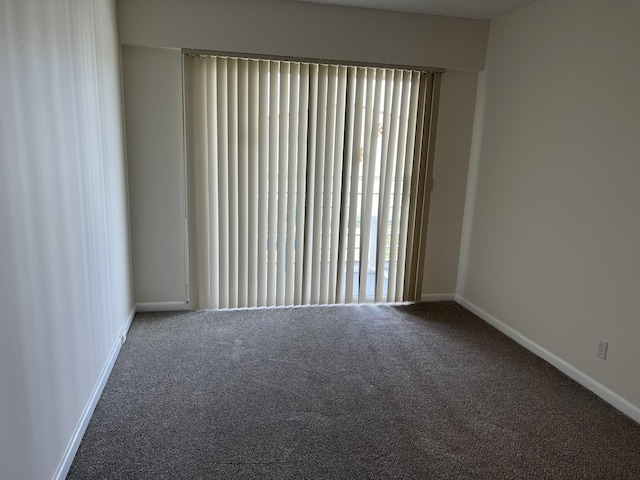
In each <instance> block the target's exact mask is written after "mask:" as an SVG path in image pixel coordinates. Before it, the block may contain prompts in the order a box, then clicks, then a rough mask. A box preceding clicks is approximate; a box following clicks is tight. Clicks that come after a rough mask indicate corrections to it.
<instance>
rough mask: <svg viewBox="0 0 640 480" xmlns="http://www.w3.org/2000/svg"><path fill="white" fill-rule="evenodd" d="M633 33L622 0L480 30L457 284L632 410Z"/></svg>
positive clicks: (638, 335)
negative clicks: (602, 355)
mask: <svg viewBox="0 0 640 480" xmlns="http://www.w3.org/2000/svg"><path fill="white" fill-rule="evenodd" d="M639 22H640V3H639V2H636V1H628V0H615V1H613V0H612V1H609V2H603V1H600V0H566V1H563V2H557V1H554V0H538V1H537V2H534V3H533V4H531V5H529V6H528V7H525V8H523V9H521V10H518V11H516V12H513V13H510V14H507V15H505V16H502V17H500V18H498V19H497V20H494V21H492V23H491V30H490V36H489V47H488V53H487V70H486V72H485V73H483V74H481V76H482V79H481V81H480V82H479V84H480V87H479V93H478V95H479V99H478V109H477V111H478V114H479V116H480V118H479V119H478V121H477V122H476V136H475V139H474V145H473V149H472V160H471V165H470V167H469V169H470V176H469V189H468V194H467V205H466V210H467V213H466V219H467V220H466V221H465V225H464V231H465V237H464V239H463V245H464V248H463V249H462V251H461V268H460V278H459V285H458V293H459V294H460V295H461V296H462V297H463V298H465V299H466V300H468V301H469V302H471V303H473V304H475V305H476V306H478V307H480V308H481V309H483V310H485V311H486V312H488V313H489V314H490V315H492V316H493V317H495V318H497V319H498V320H500V321H502V322H504V323H506V324H507V325H508V326H510V327H512V328H514V329H516V330H517V331H518V332H520V333H522V334H523V335H525V336H526V337H528V338H529V339H531V340H532V341H534V342H536V343H537V344H539V345H540V346H542V347H543V348H545V349H547V350H548V351H550V352H551V353H553V354H555V355H557V356H558V357H560V358H561V359H564V360H565V361H566V362H568V363H569V364H571V365H573V366H574V367H576V368H577V369H579V370H580V371H582V372H584V373H585V374H586V375H588V376H590V377H591V378H593V379H594V380H596V381H597V382H599V383H600V384H602V385H604V386H605V387H607V388H608V389H610V390H612V391H613V392H615V393H617V394H619V395H620V396H622V397H623V398H624V399H626V400H627V401H629V402H631V403H632V404H634V405H636V406H640V373H639V370H638V365H640V348H638V339H640V318H639V317H638V306H637V298H638V294H639V293H640V250H639V249H638V246H639V245H640V214H639V210H638V205H640V188H638V185H639V184H640V161H639V160H638V158H639V157H638V152H640V135H639V134H638V133H639V132H640V89H638V85H640V57H639V56H638V45H640V29H638V27H637V26H638V23H639ZM600 339H603V340H607V341H609V352H608V357H607V360H606V361H602V360H600V359H599V358H597V357H596V348H597V344H598V340H600Z"/></svg>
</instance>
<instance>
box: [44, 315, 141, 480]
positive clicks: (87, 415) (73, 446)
mask: <svg viewBox="0 0 640 480" xmlns="http://www.w3.org/2000/svg"><path fill="white" fill-rule="evenodd" d="M135 314H136V307H135V305H134V307H133V308H132V309H131V313H130V314H129V318H128V319H127V321H126V323H125V324H124V325H123V326H122V329H121V330H120V334H119V335H118V338H117V339H116V341H115V343H114V344H113V347H112V348H111V353H109V357H108V358H107V362H106V363H105V365H104V367H103V368H102V372H100V376H99V377H98V381H97V382H96V384H95V386H94V387H93V391H92V392H91V396H90V397H89V400H88V401H87V403H86V405H85V407H84V410H83V411H82V415H81V416H80V420H79V421H78V424H77V425H76V428H75V430H74V431H73V435H72V436H71V440H69V443H68V444H67V448H66V450H65V451H64V455H63V456H62V460H60V464H59V465H58V468H57V469H56V473H55V474H54V475H53V479H54V480H64V479H65V478H66V477H67V474H68V473H69V469H70V468H71V464H72V463H73V458H74V457H75V456H76V452H77V451H78V447H79V446H80V442H81V441H82V437H83V436H84V432H85V431H86V430H87V426H88V425H89V420H91V416H92V415H93V411H94V410H95V409H96V405H97V404H98V400H100V395H102V391H103V390H104V386H105V385H106V384H107V380H108V379H109V375H111V370H112V369H113V365H114V364H115V363H116V358H118V354H119V353H120V348H121V347H122V345H123V344H124V340H125V339H126V338H127V332H128V331H129V327H130V326H131V322H132V321H133V317H134V316H135Z"/></svg>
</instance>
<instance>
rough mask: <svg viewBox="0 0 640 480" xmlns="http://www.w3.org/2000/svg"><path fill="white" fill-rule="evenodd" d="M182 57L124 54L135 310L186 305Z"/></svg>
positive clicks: (127, 50)
mask: <svg viewBox="0 0 640 480" xmlns="http://www.w3.org/2000/svg"><path fill="white" fill-rule="evenodd" d="M181 65H182V54H181V52H180V50H176V49H173V50H172V49H161V48H144V47H126V46H125V47H122V70H123V85H124V99H125V115H126V132H127V159H128V162H127V163H128V171H129V184H130V190H131V194H130V197H131V198H130V202H129V203H130V212H131V257H132V271H133V286H134V288H133V296H134V299H135V301H136V303H138V304H140V303H156V302H184V301H186V299H187V298H186V291H185V285H186V284H187V283H188V282H187V281H186V279H185V249H186V241H185V240H186V238H185V215H186V192H185V175H184V173H185V166H184V161H183V157H184V143H183V126H182V74H181V68H182V67H181Z"/></svg>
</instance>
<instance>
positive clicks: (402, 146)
mask: <svg viewBox="0 0 640 480" xmlns="http://www.w3.org/2000/svg"><path fill="white" fill-rule="evenodd" d="M411 75H412V74H411V72H408V73H407V72H401V73H400V76H401V78H402V94H401V98H402V100H401V105H400V116H399V119H398V124H399V125H398V126H399V129H398V144H397V148H396V168H395V179H394V182H393V207H392V214H391V243H390V246H389V285H388V292H387V302H394V301H400V300H401V298H400V297H398V296H396V282H397V281H398V276H397V271H398V270H397V262H398V241H399V236H400V205H401V204H402V185H403V182H402V180H403V175H404V159H405V151H406V146H407V124H408V122H409V101H410V94H411V82H410V78H411ZM407 77H409V78H407Z"/></svg>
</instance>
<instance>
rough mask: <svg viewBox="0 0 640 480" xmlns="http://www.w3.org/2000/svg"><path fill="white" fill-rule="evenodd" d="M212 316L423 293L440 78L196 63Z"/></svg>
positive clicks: (194, 134) (192, 68) (197, 145)
mask: <svg viewBox="0 0 640 480" xmlns="http://www.w3.org/2000/svg"><path fill="white" fill-rule="evenodd" d="M184 75H185V120H186V131H187V139H188V140H187V157H188V165H189V184H190V188H189V191H190V201H189V209H190V214H189V217H190V224H191V230H190V231H191V237H192V238H191V245H192V247H193V248H191V251H192V254H195V257H194V258H193V259H192V262H191V264H192V267H193V269H194V270H195V272H194V273H195V277H196V280H197V290H196V291H195V292H193V297H194V299H195V300H196V304H197V305H198V306H199V307H200V308H235V307H253V306H275V305H304V304H327V303H361V302H368V301H377V302H379V301H388V302H393V301H404V300H414V299H417V298H419V297H420V292H421V288H422V268H421V267H422V265H423V264H424V249H425V248H424V247H425V239H426V226H427V218H428V206H429V192H430V187H429V185H430V177H431V169H432V166H433V162H432V156H433V146H434V141H433V139H434V137H435V115H436V112H437V98H438V88H439V74H438V73H425V72H418V71H412V70H401V69H391V68H378V67H355V66H354V67H350V66H342V65H325V64H315V63H305V62H294V61H282V60H254V59H243V58H230V57H222V56H200V55H185V56H184Z"/></svg>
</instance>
